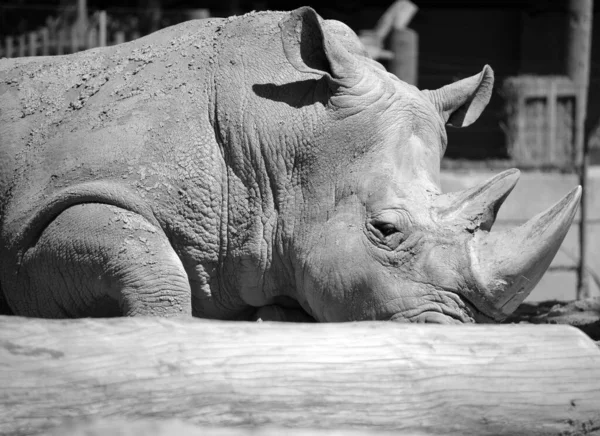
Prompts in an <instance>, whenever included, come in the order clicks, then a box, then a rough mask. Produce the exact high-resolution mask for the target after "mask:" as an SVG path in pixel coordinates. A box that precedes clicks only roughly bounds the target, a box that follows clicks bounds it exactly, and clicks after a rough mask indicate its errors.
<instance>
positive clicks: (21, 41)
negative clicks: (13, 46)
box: [17, 34, 26, 58]
mask: <svg viewBox="0 0 600 436" xmlns="http://www.w3.org/2000/svg"><path fill="white" fill-rule="evenodd" d="M25 45H26V42H25V35H24V34H21V35H19V51H18V53H17V56H18V57H20V58H22V57H24V56H25Z"/></svg>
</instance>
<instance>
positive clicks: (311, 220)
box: [280, 8, 581, 323]
mask: <svg viewBox="0 0 600 436" xmlns="http://www.w3.org/2000/svg"><path fill="white" fill-rule="evenodd" d="M280 28H281V31H282V32H281V33H282V41H283V47H284V52H285V56H286V58H287V60H288V61H289V62H290V63H291V64H292V65H293V67H294V68H295V69H296V70H298V71H300V72H303V73H309V74H312V75H314V76H315V77H316V78H317V79H319V80H321V79H322V80H325V81H326V83H327V85H328V90H327V93H328V96H327V101H326V103H325V105H326V110H327V114H328V115H327V118H326V119H325V121H320V123H321V127H322V128H320V129H319V134H318V135H317V136H316V137H315V138H314V139H313V143H312V149H313V152H314V153H315V154H318V156H317V157H314V158H313V159H310V158H307V162H308V163H306V165H305V170H304V172H303V173H302V177H301V180H302V193H301V195H302V199H303V202H302V204H303V206H302V210H301V211H300V212H299V214H300V217H301V218H300V219H296V220H295V221H296V224H295V225H294V237H293V242H291V243H290V245H292V250H291V251H292V252H293V257H294V259H293V263H294V265H296V268H295V272H294V274H295V282H296V287H297V299H298V301H299V302H300V304H301V305H302V306H303V308H304V309H305V310H306V311H307V312H309V313H310V314H311V315H312V316H313V317H314V318H315V319H317V320H319V321H347V320H368V319H379V320H398V321H400V320H402V321H410V322H433V323H462V322H492V321H500V320H502V319H504V318H505V317H506V316H508V315H509V314H510V313H511V312H512V311H514V310H515V309H516V307H517V306H518V305H519V304H520V303H521V302H522V301H523V300H524V299H525V298H526V297H527V295H528V294H529V293H530V292H531V290H532V289H533V288H534V287H535V285H536V284H537V283H538V281H539V280H540V278H541V277H542V275H543V273H544V272H545V270H546V269H547V268H548V266H549V264H550V262H551V261H552V259H553V257H554V255H555V254H556V252H557V250H558V248H559V246H560V244H561V243H562V240H563V238H564V237H565V234H566V233H567V231H568V229H569V227H570V225H571V222H572V220H573V217H574V215H575V212H576V209H577V205H578V202H579V198H580V195H581V188H580V187H577V188H576V189H574V190H573V191H572V192H570V193H569V194H568V195H567V196H565V197H564V198H563V199H562V200H560V201H559V202H558V203H557V204H556V205H554V206H553V207H551V208H550V209H549V210H547V211H545V212H543V213H541V214H539V215H537V216H536V217H534V218H532V219H531V220H530V221H528V222H527V223H525V224H524V225H522V226H520V227H517V228H513V229H511V230H508V231H503V232H490V230H491V228H492V224H493V223H494V220H495V217H496V214H497V212H498V209H499V207H500V205H501V204H502V202H503V201H504V199H505V198H506V197H507V196H508V194H509V193H510V191H511V190H512V188H513V187H514V186H515V184H516V182H517V179H518V177H519V171H518V170H515V169H513V170H508V171H504V172H502V173H501V174H499V175H497V176H496V177H493V178H492V179H490V180H488V181H487V182H485V183H483V184H481V185H479V186H476V187H474V188H472V189H468V190H466V191H463V192H456V193H449V194H443V193H442V191H441V188H440V183H439V176H440V161H441V159H442V157H443V154H444V151H445V149H446V145H447V137H446V131H445V129H446V127H445V126H446V125H449V126H452V127H455V128H462V127H466V126H468V125H469V124H471V123H473V122H474V121H475V120H476V119H477V118H478V117H479V115H480V114H481V112H482V111H483V109H484V108H485V106H486V105H487V103H488V101H489V99H490V96H491V93H492V86H493V81H494V76H493V71H492V69H491V68H490V67H489V66H486V67H484V69H483V71H482V72H481V73H480V74H477V75H475V76H473V77H469V78H466V79H463V80H460V81H458V82H455V83H453V84H450V85H448V86H445V87H443V88H441V89H438V90H433V91H427V90H425V91H421V90H419V89H417V88H416V87H414V86H411V85H408V84H406V83H404V82H402V81H400V80H399V79H398V78H396V77H395V76H394V75H392V74H390V73H388V72H386V71H385V69H384V68H383V67H382V66H381V65H379V64H378V63H377V62H375V61H373V60H370V59H369V58H368V57H366V55H365V54H364V52H363V49H362V48H361V45H360V43H359V41H358V39H357V38H356V36H355V35H354V33H353V32H352V31H351V30H350V29H349V28H347V27H345V26H344V25H342V24H341V23H339V22H331V21H324V20H322V19H321V18H320V17H319V16H318V15H317V14H316V13H315V12H314V11H313V10H312V9H310V8H302V9H299V10H296V11H294V12H292V13H291V14H290V15H289V16H288V17H287V18H285V19H284V20H282V22H281V23H280ZM315 150H316V151H315ZM296 212H297V211H296Z"/></svg>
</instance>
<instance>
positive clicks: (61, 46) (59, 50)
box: [56, 29, 67, 55]
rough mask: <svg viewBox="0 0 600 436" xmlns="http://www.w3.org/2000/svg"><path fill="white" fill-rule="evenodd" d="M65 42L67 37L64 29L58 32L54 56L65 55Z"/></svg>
mask: <svg viewBox="0 0 600 436" xmlns="http://www.w3.org/2000/svg"><path fill="white" fill-rule="evenodd" d="M66 41H67V35H66V30H65V29H59V30H58V37H57V41H56V54H57V55H62V54H65V45H66Z"/></svg>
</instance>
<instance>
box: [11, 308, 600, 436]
mask: <svg viewBox="0 0 600 436" xmlns="http://www.w3.org/2000/svg"><path fill="white" fill-rule="evenodd" d="M0 362H1V364H0V386H2V389H1V390H0V433H1V434H22V435H28V434H36V433H39V432H40V431H42V430H45V429H48V428H50V427H52V426H53V425H57V424H59V423H60V422H61V421H62V420H63V419H64V418H65V417H73V416H77V417H85V416H95V417H114V416H119V415H121V416H125V417H128V418H140V417H149V416H151V417H154V418H179V419H184V420H186V421H188V422H190V423H194V424H199V425H202V424H203V425H220V426H256V425H274V426H285V427H302V428H311V427H314V428H323V429H344V428H350V427H352V428H358V429H377V430H387V431H394V432H396V434H412V433H415V432H417V433H420V434H436V435H437V434H445V435H515V434H527V435H558V434H577V433H585V432H592V430H593V429H595V431H598V429H600V351H599V350H598V349H597V347H596V346H595V345H594V343H593V342H592V341H591V340H590V339H589V338H588V337H587V336H585V335H584V334H583V333H581V332H580V331H578V330H576V329H575V328H572V327H568V326H534V325H526V326H521V325H477V326H476V325H472V326H454V325H450V326H447V325H412V324H397V323H390V322H387V323H386V322H363V323H346V324H280V323H266V322H265V323H242V322H238V323H234V322H218V321H204V320H194V319H185V320H172V319H150V318H146V319H145V318H114V319H81V320H42V319H25V318H20V317H0Z"/></svg>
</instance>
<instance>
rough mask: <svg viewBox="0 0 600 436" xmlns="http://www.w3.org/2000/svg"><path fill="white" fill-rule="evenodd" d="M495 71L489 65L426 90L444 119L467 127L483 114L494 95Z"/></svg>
mask: <svg viewBox="0 0 600 436" xmlns="http://www.w3.org/2000/svg"><path fill="white" fill-rule="evenodd" d="M493 86H494V71H493V70H492V69H491V68H490V66H489V65H486V66H485V67H483V71H482V72H481V73H479V74H476V75H475V76H471V77H468V78H466V79H463V80H459V81H458V82H454V83H452V84H450V85H446V86H444V87H443V88H440V89H436V90H435V91H428V90H424V91H423V93H424V94H425V95H426V96H427V97H428V98H429V100H431V102H432V103H433V104H434V105H435V107H436V108H437V109H438V111H439V112H440V113H441V114H442V117H443V118H444V120H445V121H446V122H447V123H448V124H449V125H450V126H453V127H466V126H468V125H470V124H472V123H473V122H475V120H477V118H479V115H481V112H483V110H484V109H485V107H486V106H487V104H488V103H489V101H490V97H491V96H492V88H493Z"/></svg>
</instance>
